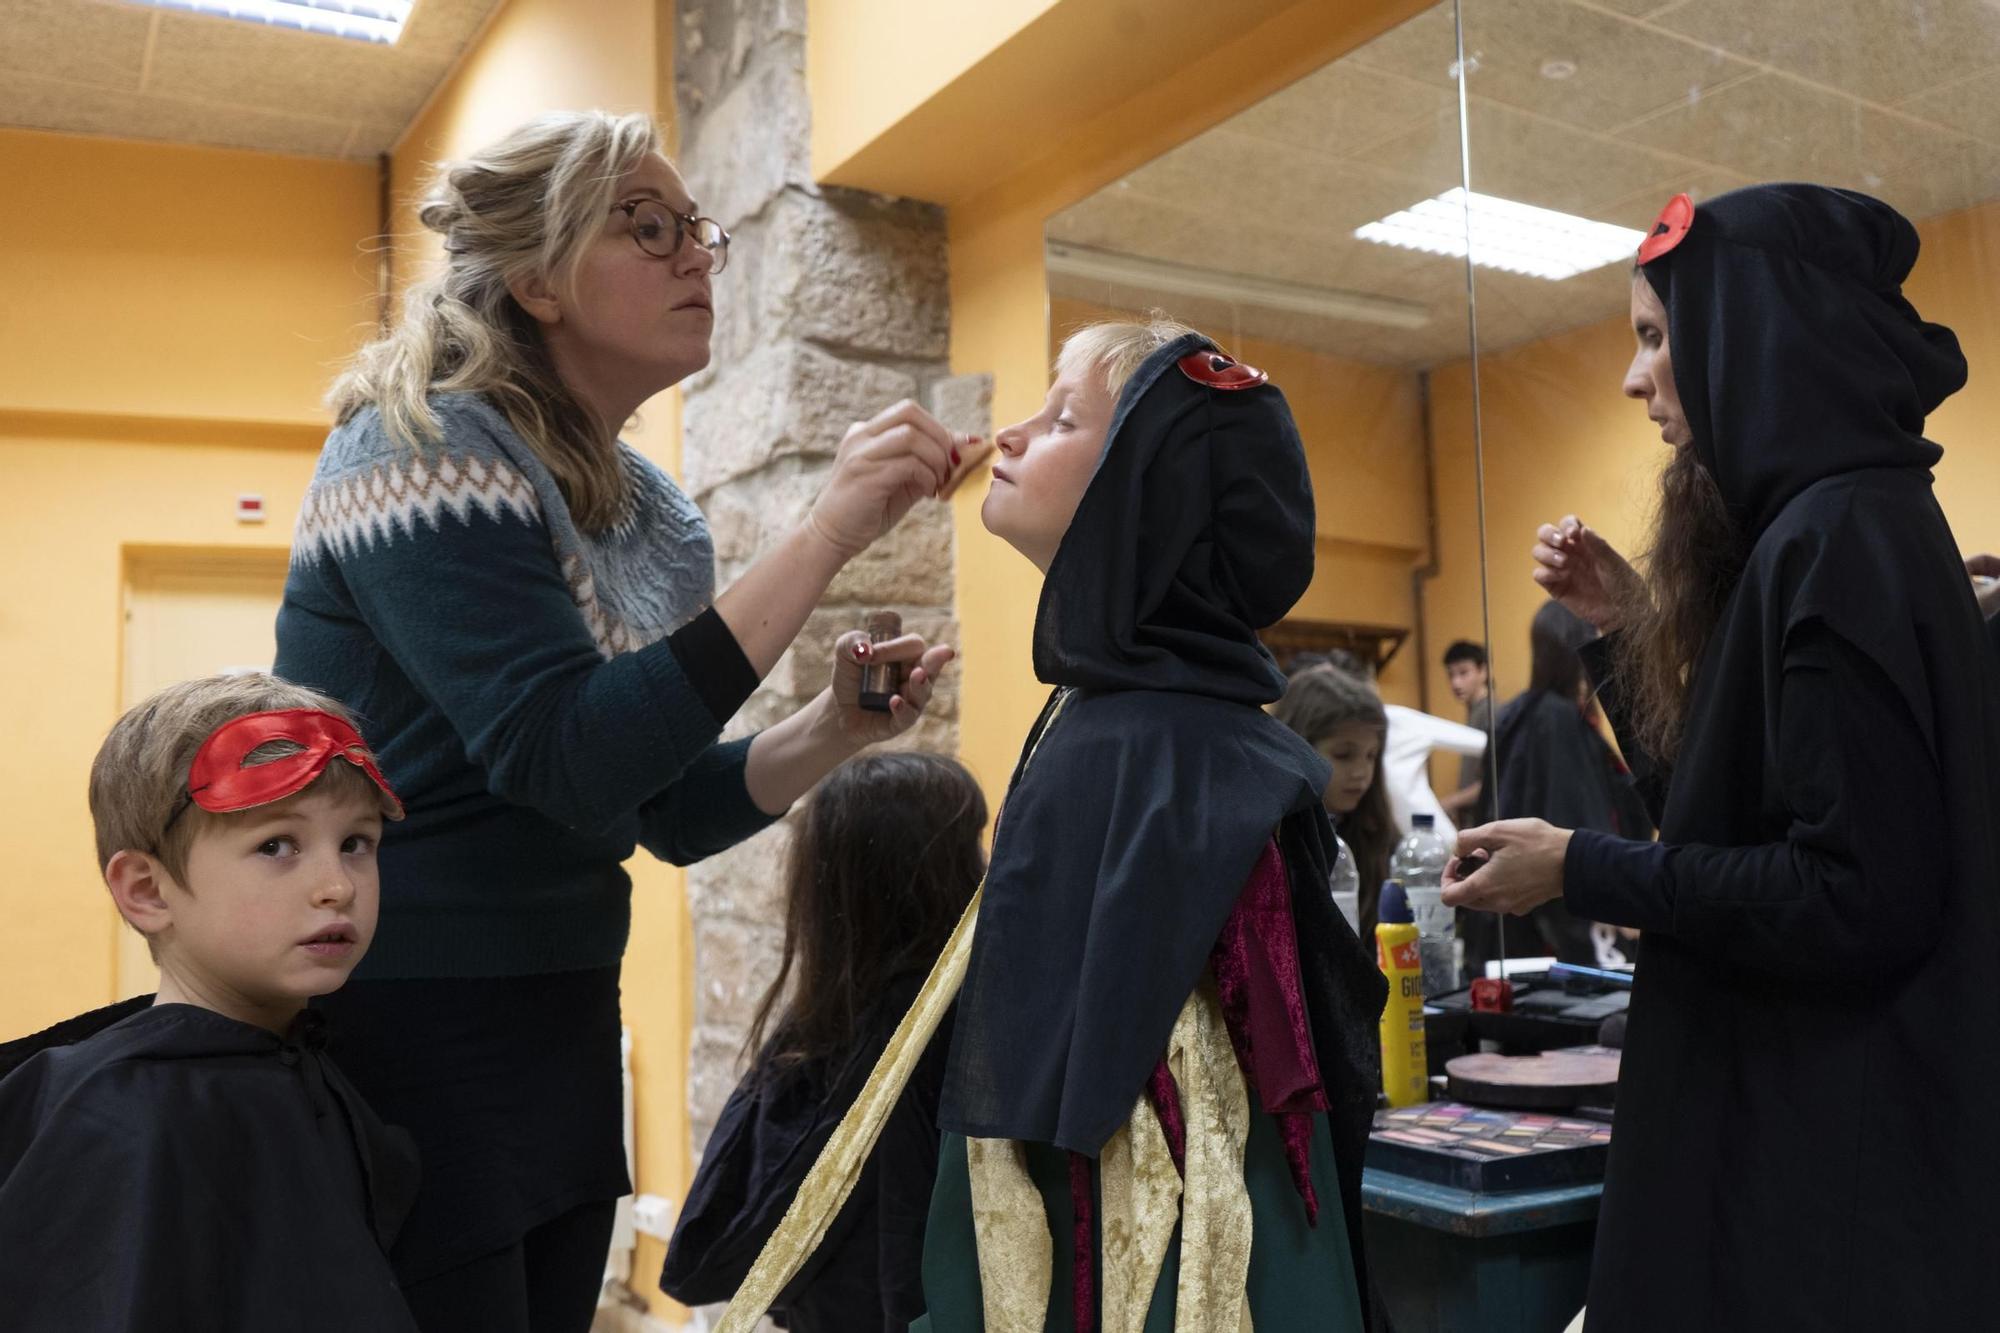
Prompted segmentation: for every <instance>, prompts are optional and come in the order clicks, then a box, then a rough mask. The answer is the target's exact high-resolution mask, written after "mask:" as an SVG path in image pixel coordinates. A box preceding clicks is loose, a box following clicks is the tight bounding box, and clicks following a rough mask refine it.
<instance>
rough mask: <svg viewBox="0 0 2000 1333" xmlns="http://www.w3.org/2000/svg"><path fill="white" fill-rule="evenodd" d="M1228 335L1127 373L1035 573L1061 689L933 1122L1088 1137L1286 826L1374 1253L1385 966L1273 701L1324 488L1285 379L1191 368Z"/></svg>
mask: <svg viewBox="0 0 2000 1333" xmlns="http://www.w3.org/2000/svg"><path fill="white" fill-rule="evenodd" d="M1212 348H1213V344H1211V343H1209V342H1208V341H1207V340H1206V339H1204V338H1200V337H1199V336H1194V335H1190V336H1187V337H1184V338H1182V339H1180V340H1178V341H1176V342H1175V343H1173V344H1170V345H1169V346H1167V347H1164V348H1162V349H1160V350H1159V351H1158V352H1155V353H1154V354H1153V355H1151V356H1150V357H1148V358H1147V360H1146V361H1145V362H1144V363H1143V364H1142V365H1141V366H1140V368H1139V369H1138V371H1137V372H1136V373H1135V374H1134V375H1133V377H1132V379H1131V381H1130V382H1129V383H1128V384H1127V386H1126V388H1125V390H1124V392H1123V393H1122V394H1121V395H1120V398H1119V401H1118V406H1117V409H1116V411H1115V413H1114V415H1113V419H1112V424H1111V427H1110V431H1109V433H1108V435H1107V444H1106V446H1105V450H1104V453H1103V456H1102V457H1101V459H1100V460H1099V463H1098V469H1097V472H1096V475H1095V476H1094V477H1093V478H1092V480H1091V482H1090V485H1089V487H1088V489H1087V490H1086V491H1085V493H1084V496H1083V500H1082V502H1081V503H1080V504H1079V506H1078V508H1077V512H1076V517H1075V519H1074V521H1073V522H1072V523H1071V525H1070V528H1069V531H1068V533H1067V534H1066V535H1065V536H1064V538H1063V542H1062V545H1061V547H1060V548H1059V549H1058V550H1057V553H1056V556H1055V559H1054V561H1053V562H1052V563H1051V565H1050V568H1049V572H1048V577H1047V579H1046V580H1045V581H1044V583H1043V587H1042V597H1041V605H1040V609H1039V613H1038V615H1037V618H1036V622H1035V641H1034V659H1035V671H1036V674H1037V675H1038V676H1039V677H1040V678H1041V679H1042V680H1043V681H1045V682H1048V683H1049V684H1051V685H1054V686H1056V687H1058V689H1057V695H1056V696H1055V697H1052V698H1051V702H1050V708H1048V709H1044V711H1043V716H1042V719H1041V720H1040V721H1038V722H1037V723H1036V727H1035V730H1034V732H1033V733H1031V735H1030V739H1029V748H1032V747H1033V746H1034V745H1035V743H1036V741H1037V740H1039V742H1040V748H1039V751H1038V752H1037V753H1035V755H1034V760H1033V763H1032V764H1029V765H1026V767H1025V771H1022V770H1017V771H1016V773H1015V777H1014V781H1013V783H1012V785H1011V787H1010V790H1009V793H1008V796H1007V799H1006V803H1005V805H1004V807H1003V809H1002V814H1001V819H1000V822H999V824H998V827H997V829H996V834H995V839H994V845H993V857H992V861H991V864H990V865H989V867H988V870H987V875H986V887H985V896H984V899H983V901H982V903H981V906H980V913H979V929H978V933H977V935H976V937H975V939H974V942H973V951H972V959H971V962H970V965H969V967H968V970H967V974H966V979H965V985H964V988H963V989H962V990H961V991H960V994H959V1002H958V1016H957V1025H956V1030H955V1034H954V1038H953V1041H952V1047H951V1062H950V1068H949V1071H948V1074H947V1078H946V1083H945V1091H944V1100H943V1106H942V1110H941V1114H940V1121H941V1123H942V1124H943V1126H944V1128H946V1129H949V1130H952V1131H954V1132H956V1133H960V1134H964V1135H967V1136H971V1137H981V1138H1009V1139H1019V1140H1031V1141H1036V1142H1044V1143H1052V1144H1055V1145H1057V1146H1058V1147H1062V1148H1067V1149H1071V1150H1074V1151H1077V1152H1082V1153H1086V1154H1090V1155H1095V1154H1096V1152H1097V1151H1098V1149H1099V1148H1100V1147H1102V1145H1103V1144H1104V1142H1105V1140H1106V1139H1108V1138H1109V1137H1110V1136H1111V1135H1112V1133H1113V1132H1115V1131H1116V1130H1117V1129H1118V1127H1119V1126H1120V1125H1122V1124H1124V1123H1125V1121H1126V1120H1127V1118H1129V1117H1130V1116H1131V1114H1132V1108H1133V1106H1134V1104H1135V1103H1136V1102H1137V1100H1138V1098H1139V1097H1140V1095H1141V1093H1142V1091H1143V1089H1144V1086H1145V1081H1146V1077H1147V1075H1148V1073H1149V1072H1150V1071H1151V1070H1152V1068H1153V1066H1154V1065H1155V1063H1157V1061H1158V1060H1159V1058H1160V1055H1161V1053H1162V1052H1163V1051H1164V1050H1165V1048H1166V1043H1167V1038H1168V1035H1169V1033H1170V1032H1171V1030H1172V1028H1173V1023H1174V1020H1175V1018H1176V1016H1177V1015H1178V1014H1179V1012H1180V1009H1181V1006H1182V1005H1183V1003H1185V1001H1186V1000H1187V997H1188V995H1189V994H1190V993H1191V992H1192V991H1193V990H1194V988H1195V985H1196V984H1197V983H1198V982H1199V980H1200V978H1201V975H1202V970H1203V967H1204V966H1205V964H1206V962H1207V959H1208V955H1209V951H1210V949H1211V948H1212V947H1213V946H1214V943H1215V939H1216V936H1217V934H1218V933H1219V932H1220V931H1221V928H1222V925H1223V922H1224V921H1225V920H1226V919H1227V917H1228V915H1229V911H1230V908H1231V907H1232V906H1233V905H1234V904H1235V902H1236V900H1237V898H1238V897H1239V896H1240V895H1241V893H1242V891H1243V887H1244V884H1245V881H1246V880H1248V878H1249V876H1250V872H1251V870H1252V868H1253V867H1254V866H1255V864H1256V862H1257V859H1258V857H1259V856H1260V855H1261V854H1262V852H1263V849H1264V847H1265V845H1266V843H1267V842H1268V841H1269V840H1270V839H1271V838H1272V837H1274V836H1275V837H1277V839H1278V842H1279V846H1280V849H1281V850H1282V852H1283V853H1284V856H1285V860H1286V865H1287V868H1288V871H1289V874H1290V878H1291V883H1292V906H1293V913H1294V916H1295V919H1296V921H1297V927H1298V935H1299V954H1300V962H1301V964H1302V969H1303V978H1304V983H1305V990H1306V1007H1307V1013H1308V1016H1309V1018H1310V1021H1311V1027H1312V1034H1313V1040H1314V1046H1315V1049H1316V1051H1317V1053H1318V1056H1319V1065H1320V1073H1321V1076H1322V1078H1323V1080H1324V1082H1325V1084H1326V1087H1327V1092H1328V1095H1329V1097H1330V1098H1331V1100H1332V1104H1333V1111H1332V1113H1331V1116H1330V1122H1331V1129H1332V1131H1333V1139H1334V1145H1335V1156H1336V1160H1337V1164H1338V1168H1339V1172H1340V1184H1341V1191H1342V1194H1343V1196H1344V1198H1343V1202H1344V1203H1345V1204H1346V1206H1347V1212H1348V1235H1349V1236H1350V1237H1352V1238H1353V1242H1354V1252H1355V1258H1356V1263H1357V1265H1359V1263H1360V1258H1361V1246H1360V1238H1361V1234H1362V1231H1361V1218H1360V1188H1361V1156H1362V1151H1363V1149H1364V1147H1365V1144H1366V1136H1367V1130H1368V1122H1369V1118H1370V1116H1371V1115H1372V1112H1373V1108H1374V1105H1375V1099H1376V1094H1377V1091H1378V1089H1379V1087H1380V1072H1379V1068H1380V1064H1379V1062H1380V1055H1379V1048H1378V1045H1377V1027H1376V1024H1377V1021H1378V1019H1379V1017H1380V1014H1381V1009H1382V1003H1383V1000H1384V998H1385V997H1386V994H1387V986H1386V983H1385V982H1384V981H1383V979H1382V975H1381V973H1380V972H1379V971H1377V970H1376V968H1375V964H1374V960H1373V956H1372V954H1371V953H1370V952H1369V951H1368V950H1367V949H1365V948H1364V947H1363V946H1362V944H1361V942H1360V941H1359V940H1358V939H1357V938H1356V937H1355V935H1354V932H1353V931H1352V930H1351V929H1350V928H1349V927H1348V926H1347V923H1346V921H1345V920H1344V919H1343V918H1342V917H1341V915H1340V913H1339V912H1338V911H1337V910H1336V909H1335V907H1334V905H1333V901H1332V896H1331V895H1330V894H1329V893H1328V891H1327V887H1326V886H1327V879H1328V871H1329V869H1330V868H1331V866H1332V864H1333V859H1334V853H1333V849H1334V840H1333V829H1332V826H1331V824H1330V823H1329V821H1328V819H1327V816H1326V812H1325V809H1324V807H1323V806H1322V804H1321V793H1322V792H1323V791H1324V790H1325V787H1326V782H1327V777H1328V768H1327V764H1326V761H1325V760H1323V759H1321V758H1320V757H1319V755H1317V754H1316V753H1314V752H1313V750H1312V748H1311V747H1310V746H1308V745H1306V744H1305V742H1304V741H1302V740H1300V739H1299V738H1298V737H1297V736H1295V735H1293V734H1292V733H1291V732H1290V731H1289V730H1287V729H1286V728H1285V727H1284V726H1282V725H1281V724H1279V723H1278V722H1276V721H1274V720H1273V719H1272V718H1271V717H1270V716H1269V715H1268V714H1266V713H1265V712H1264V711H1263V707H1262V705H1265V704H1268V703H1270V702H1272V701H1274V700H1276V699H1277V698H1278V696H1279V695H1280V694H1281V693H1282V692H1283V687H1284V677H1283V675H1282V674H1281V673H1280V672H1279V671H1278V669H1277V665H1276V663H1275V662H1273V661H1272V659H1271V656H1270V654H1269V653H1268V652H1266V651H1265V650H1264V648H1263V646H1262V645H1261V643H1260V642H1259V641H1258V639H1257V634H1256V631H1257V629H1258V628H1260V627H1262V626H1266V625H1270V624H1272V623H1274V622H1276V621H1277V620H1278V619H1279V618H1280V617H1281V616H1283V615H1284V614H1285V612H1286V611H1288V610H1289V609H1290V608H1291V606H1292V604H1293V603H1294V602H1296V601H1297V599H1298V597H1299V595H1300V594H1301V593H1302V592H1303V591H1304V590H1305V587H1306V585H1307V583H1308V582H1310V580H1311V578H1312V561H1313V537H1314V531H1313V509H1312V489H1311V483H1310V481H1309V480H1308V478H1307V475H1306V466H1305V454H1304V450H1303V448H1302V447H1301V445H1300V442H1299V438H1298V432H1297V429H1296V428H1295V427H1294V425H1293V423H1292V418H1291V412H1290V410H1289V409H1288V408H1287V407H1286V406H1285V401H1284V397H1283V395H1282V394H1281V393H1279V391H1278V390H1277V388H1276V387H1275V386H1271V385H1268V384H1266V385H1262V386H1260V387H1253V388H1244V389H1224V388H1216V387H1211V386H1210V385H1209V384H1207V383H1204V382H1202V379H1201V378H1197V375H1198V374H1200V367H1199V366H1197V368H1196V370H1195V371H1188V370H1184V369H1182V368H1181V367H1180V365H1179V364H1178V363H1179V362H1180V360H1181V358H1183V357H1186V356H1189V355H1191V354H1194V353H1197V352H1204V351H1207V350H1212ZM1203 363H1207V357H1206V356H1204V357H1203ZM1225 364H1226V363H1225ZM1064 691H1067V692H1068V693H1067V695H1066V696H1064V693H1063V692H1064ZM1057 698H1065V699H1066V701H1065V702H1064V703H1063V707H1062V711H1061V714H1060V716H1059V717H1058V718H1057V719H1056V720H1055V722H1054V723H1053V725H1050V724H1049V722H1048V719H1049V716H1050V713H1051V711H1052V710H1053V707H1054V704H1055V702H1056V699H1057ZM1025 753H1026V751H1025V749H1024V757H1025ZM1362 1289H1363V1290H1366V1289H1367V1288H1366V1285H1365V1281H1364V1283H1363V1288H1362Z"/></svg>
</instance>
